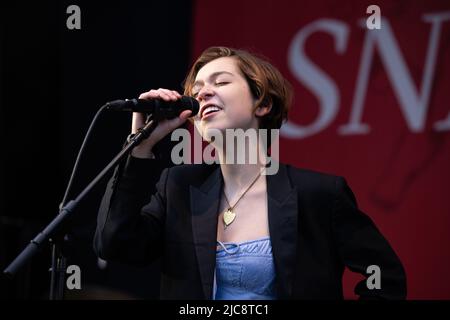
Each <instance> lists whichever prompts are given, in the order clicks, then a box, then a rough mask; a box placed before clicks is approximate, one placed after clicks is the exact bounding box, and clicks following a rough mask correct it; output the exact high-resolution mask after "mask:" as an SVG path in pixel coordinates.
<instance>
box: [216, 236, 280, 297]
mask: <svg viewBox="0 0 450 320" xmlns="http://www.w3.org/2000/svg"><path fill="white" fill-rule="evenodd" d="M217 243H218V244H219V246H220V248H218V249H217V252H216V274H215V282H214V294H213V296H214V299H215V300H273V299H276V295H275V266H274V264H273V256H272V244H271V242H270V238H269V237H265V238H262V239H257V240H251V241H245V242H241V243H228V242H227V243H222V242H220V241H217Z"/></svg>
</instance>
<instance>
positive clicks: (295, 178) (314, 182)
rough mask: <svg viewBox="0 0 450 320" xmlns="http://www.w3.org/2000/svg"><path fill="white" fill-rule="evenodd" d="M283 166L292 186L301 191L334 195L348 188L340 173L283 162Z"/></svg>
mask: <svg viewBox="0 0 450 320" xmlns="http://www.w3.org/2000/svg"><path fill="white" fill-rule="evenodd" d="M284 166H285V168H286V172H287V175H288V177H289V179H290V182H291V184H292V186H294V187H296V188H297V189H298V190H299V191H301V192H311V193H316V194H321V195H324V194H328V195H330V196H336V195H338V194H339V193H342V192H344V191H347V189H348V190H349V187H348V185H347V181H346V179H345V178H344V177H342V176H340V175H336V174H333V173H326V172H321V171H316V170H311V169H305V168H299V167H295V166H292V165H289V164H284Z"/></svg>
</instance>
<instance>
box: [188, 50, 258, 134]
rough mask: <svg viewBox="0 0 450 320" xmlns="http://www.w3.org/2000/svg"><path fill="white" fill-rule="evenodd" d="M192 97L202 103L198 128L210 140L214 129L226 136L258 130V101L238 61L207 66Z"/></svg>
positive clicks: (217, 61) (229, 59)
mask: <svg viewBox="0 0 450 320" xmlns="http://www.w3.org/2000/svg"><path fill="white" fill-rule="evenodd" d="M192 94H193V95H194V97H195V98H196V99H197V100H198V102H199V103H200V111H199V113H198V115H197V116H195V118H194V124H195V127H196V128H197V130H198V131H199V132H200V134H201V135H202V136H203V137H204V138H205V139H206V140H208V139H207V137H208V130H210V129H218V130H220V131H222V132H223V133H225V129H236V128H241V129H243V130H247V129H249V128H254V129H258V119H257V118H256V116H255V112H254V111H253V107H254V103H255V100H254V98H253V96H252V94H251V92H250V88H249V86H248V83H247V81H246V80H245V78H244V76H243V75H242V73H241V71H240V70H239V68H238V66H237V63H236V60H235V59H234V58H232V57H222V58H218V59H215V60H213V61H211V62H209V63H207V64H206V65H204V66H203V67H202V68H201V69H200V70H199V72H198V73H197V76H196V78H195V82H194V86H193V88H192ZM205 106H206V108H205ZM209 106H211V108H209Z"/></svg>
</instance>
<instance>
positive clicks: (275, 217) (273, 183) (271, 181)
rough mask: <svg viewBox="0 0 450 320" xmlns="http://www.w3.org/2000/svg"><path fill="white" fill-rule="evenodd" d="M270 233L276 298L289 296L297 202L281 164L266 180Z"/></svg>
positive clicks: (286, 173) (293, 265) (293, 257)
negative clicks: (276, 290) (275, 274)
mask: <svg viewBox="0 0 450 320" xmlns="http://www.w3.org/2000/svg"><path fill="white" fill-rule="evenodd" d="M266 181H267V202H268V215H269V232H270V237H271V242H272V253H273V257H274V263H275V270H276V272H277V277H276V279H277V280H276V282H277V289H278V297H279V298H281V299H286V298H289V297H290V296H291V293H292V284H293V280H294V267H295V257H296V253H297V233H298V199H297V189H296V188H295V187H292V186H291V183H290V179H289V176H288V172H287V167H286V165H284V164H281V163H280V166H279V170H278V172H277V174H275V175H268V176H267V180H266Z"/></svg>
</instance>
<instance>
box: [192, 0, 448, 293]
mask: <svg viewBox="0 0 450 320" xmlns="http://www.w3.org/2000/svg"><path fill="white" fill-rule="evenodd" d="M372 4H374V3H373V1H360V0H358V1H335V0H316V1H280V0H278V1H261V0H255V1H253V0H252V1H250V0H246V1H242V0H229V1H209V0H201V1H200V0H198V1H197V2H196V4H195V9H194V38H193V57H197V56H198V55H199V54H200V53H201V52H202V51H203V50H204V49H205V48H207V47H209V46H213V45H220V46H230V47H236V48H243V49H248V50H251V51H253V52H256V53H260V54H262V55H264V56H266V57H267V58H268V59H269V61H271V62H272V63H273V64H274V65H275V66H277V67H278V68H279V69H280V71H281V72H282V73H283V74H284V75H285V76H286V78H287V79H288V80H289V81H290V82H291V83H292V84H293V86H294V89H295V100H294V105H293V109H292V111H291V114H290V118H289V122H288V123H286V124H285V125H284V126H283V127H282V130H281V139H280V158H281V161H283V162H287V163H291V164H293V165H295V166H298V167H303V168H309V169H313V170H319V171H323V172H328V173H333V174H336V175H341V176H344V177H345V178H346V179H347V181H348V183H349V185H350V187H351V188H352V189H353V191H354V193H355V195H356V197H357V200H358V205H359V207H360V208H361V209H362V210H363V211H364V212H366V213H367V214H368V215H369V216H370V217H371V218H372V219H373V220H374V222H375V223H376V224H377V226H378V227H379V229H380V230H381V231H382V233H383V234H384V235H385V236H386V238H387V239H388V240H389V242H390V243H391V245H392V246H393V248H394V250H395V251H396V252H397V254H398V255H399V257H400V259H401V260H402V262H403V264H404V266H405V269H406V273H407V278H408V298H409V299H449V298H450V274H449V272H448V270H450V232H448V230H449V227H450V202H449V201H448V198H447V197H449V196H450V192H449V191H450V188H449V182H450V147H449V144H450V142H449V136H450V134H449V133H450V90H449V88H450V48H449V43H450V41H449V39H450V2H448V1H436V0H434V1H406V0H399V1H381V0H380V1H378V2H377V3H376V5H377V6H378V9H379V11H377V10H373V8H371V9H372V10H367V9H368V7H369V6H370V5H372ZM375 9H376V8H375ZM367 11H369V13H367ZM377 13H379V16H378V15H377ZM376 22H378V23H379V25H378V26H377V24H376ZM377 27H379V29H378V28H377ZM358 279H359V276H357V275H354V274H352V273H350V272H346V274H345V277H344V287H345V296H346V298H354V297H355V296H354V294H353V292H352V291H353V285H354V284H355V283H356V281H357V280H358Z"/></svg>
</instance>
